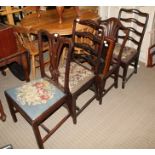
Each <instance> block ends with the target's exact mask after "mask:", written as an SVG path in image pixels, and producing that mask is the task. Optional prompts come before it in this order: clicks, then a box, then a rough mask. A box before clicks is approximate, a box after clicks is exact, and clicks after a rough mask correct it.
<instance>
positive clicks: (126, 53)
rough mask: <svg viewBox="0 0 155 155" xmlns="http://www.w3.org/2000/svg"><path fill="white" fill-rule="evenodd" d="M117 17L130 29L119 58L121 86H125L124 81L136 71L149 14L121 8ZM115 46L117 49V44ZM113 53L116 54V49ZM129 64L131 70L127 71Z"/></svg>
mask: <svg viewBox="0 0 155 155" xmlns="http://www.w3.org/2000/svg"><path fill="white" fill-rule="evenodd" d="M118 19H119V20H120V21H121V22H122V24H123V25H124V26H126V27H128V29H129V31H130V32H129V37H128V41H127V43H128V44H127V45H126V46H125V48H124V50H123V53H122V58H121V68H122V69H123V73H122V74H120V75H119V77H120V78H121V79H122V88H125V84H126V82H127V81H128V80H129V79H130V77H131V76H132V75H133V74H134V73H137V66H138V62H139V55H140V50H141V45H142V41H143V37H144V34H145V31H146V27H147V23H148V19H149V15H148V13H144V12H141V11H139V10H137V9H124V8H121V9H120V11H119V15H118ZM117 48H118V49H119V44H118V46H117ZM114 54H115V55H117V49H116V50H115V52H114ZM129 66H131V72H129V71H128V69H129Z"/></svg>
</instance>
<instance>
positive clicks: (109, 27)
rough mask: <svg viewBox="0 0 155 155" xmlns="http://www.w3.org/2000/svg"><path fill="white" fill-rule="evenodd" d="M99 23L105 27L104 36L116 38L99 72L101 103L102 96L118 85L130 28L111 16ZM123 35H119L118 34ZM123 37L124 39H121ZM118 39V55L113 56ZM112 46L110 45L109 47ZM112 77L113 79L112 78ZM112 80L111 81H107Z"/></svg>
mask: <svg viewBox="0 0 155 155" xmlns="http://www.w3.org/2000/svg"><path fill="white" fill-rule="evenodd" d="M99 24H100V25H101V26H103V27H104V36H106V37H108V38H111V39H113V40H114V46H112V49H111V50H109V51H107V55H106V57H105V61H104V63H105V67H104V68H103V70H101V71H100V74H99V79H98V80H99V81H100V82H99V83H100V84H99V94H100V95H99V96H100V97H99V98H100V104H101V103H102V97H103V96H104V95H105V94H106V93H107V92H108V91H109V90H110V89H111V88H113V87H115V88H117V87H118V73H119V68H120V62H121V56H122V52H123V49H124V47H125V44H126V41H127V38H128V35H129V30H128V28H126V27H124V26H123V25H122V24H121V22H120V21H119V20H118V19H117V18H114V17H111V18H109V19H106V20H99ZM120 33H121V36H118V34H119V35H120ZM119 37H120V38H122V37H123V39H121V40H119V39H120V38H119ZM118 41H120V43H119V47H120V48H119V49H118V51H117V52H118V54H117V57H116V56H115V57H113V55H114V51H115V49H116V48H117V44H118ZM106 44H107V46H109V43H108V42H107V43H106ZM109 48H110V47H109ZM111 78H112V81H111V80H110V79H111ZM107 81H111V82H107ZM107 83H108V86H107Z"/></svg>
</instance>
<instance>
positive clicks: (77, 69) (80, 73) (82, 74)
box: [59, 62, 93, 90]
mask: <svg viewBox="0 0 155 155" xmlns="http://www.w3.org/2000/svg"><path fill="white" fill-rule="evenodd" d="M60 73H61V74H60V78H59V82H60V84H61V85H64V79H65V77H64V76H65V67H62V68H60ZM92 74H93V73H92V72H91V71H89V70H87V69H85V68H84V67H82V66H80V65H78V64H76V63H74V62H72V63H71V65H70V75H69V88H70V89H71V90H72V89H74V88H75V87H76V86H77V85H78V84H79V83H80V81H83V80H84V79H86V78H87V77H89V76H90V75H92Z"/></svg>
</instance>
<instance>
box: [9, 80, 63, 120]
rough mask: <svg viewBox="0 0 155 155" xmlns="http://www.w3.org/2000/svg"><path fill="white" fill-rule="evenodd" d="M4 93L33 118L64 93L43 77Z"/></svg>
mask: <svg viewBox="0 0 155 155" xmlns="http://www.w3.org/2000/svg"><path fill="white" fill-rule="evenodd" d="M6 93H7V94H8V95H9V96H10V97H11V98H12V99H13V100H14V101H16V103H17V105H18V106H19V107H20V108H21V109H22V110H23V111H24V113H26V115H27V116H28V117H29V118H30V119H32V120H35V119H36V118H37V117H38V116H39V115H40V114H42V113H43V112H44V111H46V110H47V109H48V108H49V107H50V106H52V105H53V104H54V103H55V102H57V101H58V100H59V99H60V98H62V97H64V96H65V94H64V93H63V92H62V91H61V90H60V89H58V88H56V87H55V86H54V85H52V84H51V83H49V82H48V81H46V80H44V79H39V80H35V81H32V82H29V83H26V84H23V85H22V86H20V87H16V88H12V89H9V90H7V91H6Z"/></svg>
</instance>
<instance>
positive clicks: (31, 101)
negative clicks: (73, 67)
mask: <svg viewBox="0 0 155 155" xmlns="http://www.w3.org/2000/svg"><path fill="white" fill-rule="evenodd" d="M42 35H46V36H47V38H48V43H49V51H50V67H49V69H48V70H49V72H50V75H51V76H52V78H50V77H48V76H46V75H45V74H44V72H43V71H44V70H45V66H44V63H43V53H42V50H43V48H42ZM39 42H40V44H39V45H40V46H39V57H40V69H41V78H40V79H36V80H32V81H31V82H28V83H26V84H23V85H21V86H19V87H16V88H11V89H8V90H6V91H5V96H6V99H7V102H8V104H9V109H10V112H11V115H12V118H13V121H14V122H17V117H16V113H17V112H19V113H20V114H21V115H22V116H23V117H24V118H25V119H26V120H27V122H28V123H29V124H30V125H31V126H32V128H33V132H34V134H35V137H36V141H37V143H38V146H39V148H44V146H43V143H44V142H45V141H46V140H47V139H48V138H49V137H50V136H51V135H52V134H53V133H54V132H55V131H56V130H57V129H58V128H59V127H60V126H61V125H62V124H63V123H64V122H65V120H67V118H68V117H69V116H72V114H73V112H72V109H71V98H70V95H69V86H68V83H69V82H68V80H69V79H68V76H69V68H70V64H69V61H70V60H69V59H70V57H69V56H70V55H71V54H70V52H71V50H70V49H71V47H72V43H71V41H70V40H69V39H67V38H60V37H59V36H58V34H49V33H48V32H47V31H40V32H39ZM66 46H67V47H68V54H67V55H68V56H67V59H66V65H65V66H66V67H65V71H64V72H65V78H64V81H63V82H64V84H63V86H62V85H61V84H60V82H59V78H60V74H59V64H60V63H59V61H60V55H61V53H62V50H63V48H65V47H66ZM64 105H66V106H65V107H66V110H67V114H64V116H62V117H63V118H62V119H61V118H60V119H61V120H60V121H58V123H57V124H56V125H55V126H54V127H53V128H52V129H48V128H47V127H46V126H45V125H44V124H43V123H44V122H45V121H46V120H47V119H48V118H49V117H50V116H51V115H53V114H54V113H55V112H56V111H57V110H59V109H60V108H61V107H63V106H64ZM39 127H42V128H43V129H44V130H45V131H46V132H47V133H46V135H44V136H43V135H42V134H41V133H40V129H39Z"/></svg>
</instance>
